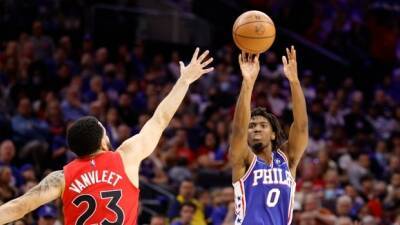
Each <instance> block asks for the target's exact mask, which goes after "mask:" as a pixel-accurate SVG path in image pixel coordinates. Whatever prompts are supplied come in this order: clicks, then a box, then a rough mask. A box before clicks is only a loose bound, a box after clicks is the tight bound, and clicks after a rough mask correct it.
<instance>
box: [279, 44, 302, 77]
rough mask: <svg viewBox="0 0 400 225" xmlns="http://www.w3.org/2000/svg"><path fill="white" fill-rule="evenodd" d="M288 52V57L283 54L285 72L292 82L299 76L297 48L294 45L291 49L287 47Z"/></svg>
mask: <svg viewBox="0 0 400 225" xmlns="http://www.w3.org/2000/svg"><path fill="white" fill-rule="evenodd" d="M286 54H287V58H286V56H282V63H283V72H284V73H285V76H286V78H287V79H288V80H289V81H290V82H292V81H297V80H298V79H299V77H298V76H297V61H296V49H295V48H294V46H293V45H292V47H291V49H290V50H289V49H288V48H286Z"/></svg>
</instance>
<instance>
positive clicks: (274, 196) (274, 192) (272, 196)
mask: <svg viewBox="0 0 400 225" xmlns="http://www.w3.org/2000/svg"><path fill="white" fill-rule="evenodd" d="M279 195H281V191H280V190H279V189H278V188H273V189H271V190H270V191H269V192H268V195H267V206H268V207H275V206H276V204H277V203H278V200H279Z"/></svg>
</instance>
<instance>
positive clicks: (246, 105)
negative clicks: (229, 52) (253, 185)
mask: <svg viewBox="0 0 400 225" xmlns="http://www.w3.org/2000/svg"><path fill="white" fill-rule="evenodd" d="M258 57H259V55H255V56H254V55H250V54H247V53H242V54H240V55H239V64H240V70H241V71H242V76H243V81H242V87H241V89H240V94H239V98H238V100H237V103H236V108H235V114H234V116H233V123H232V134H231V137H230V149H229V161H230V163H231V165H232V181H233V182H236V181H238V180H239V179H240V178H241V177H242V176H243V175H244V174H245V173H246V169H247V167H248V165H250V162H251V159H252V156H253V153H252V152H251V149H250V147H249V146H248V143H247V130H248V127H249V122H250V116H251V109H250V108H251V95H252V92H253V87H254V83H255V81H256V79H257V75H258V72H259V71H260V63H259V61H258Z"/></svg>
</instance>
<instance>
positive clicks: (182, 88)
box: [0, 48, 213, 225]
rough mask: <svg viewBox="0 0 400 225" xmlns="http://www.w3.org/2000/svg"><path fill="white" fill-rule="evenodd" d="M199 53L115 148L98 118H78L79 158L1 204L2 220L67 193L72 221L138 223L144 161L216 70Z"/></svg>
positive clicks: (73, 144)
mask: <svg viewBox="0 0 400 225" xmlns="http://www.w3.org/2000/svg"><path fill="white" fill-rule="evenodd" d="M198 54H199V49H198V48H197V49H196V51H195V52H194V54H193V58H192V60H191V62H190V64H189V65H187V66H184V64H183V63H182V62H180V73H181V75H180V77H179V79H178V80H177V82H176V83H175V85H174V87H173V88H172V90H171V91H170V93H169V94H168V95H167V96H166V97H165V99H164V100H163V101H162V102H161V103H160V105H159V106H158V107H157V109H156V110H155V112H154V115H153V116H152V117H151V118H150V119H149V120H148V122H147V123H146V124H145V125H144V126H143V128H142V130H141V131H140V132H139V133H138V134H137V135H135V136H133V137H131V138H129V139H127V140H126V141H124V142H123V143H122V144H121V146H119V148H118V149H117V150H116V151H115V152H113V151H109V150H110V142H109V139H108V137H107V135H106V132H105V129H104V127H103V125H102V124H101V123H100V122H99V121H98V120H97V119H96V118H94V117H84V118H81V119H79V120H77V121H76V122H74V124H73V125H72V126H71V127H70V128H69V129H68V132H67V133H68V134H67V139H68V145H69V147H70V149H71V150H72V151H73V152H74V153H76V155H77V156H78V158H77V159H75V160H74V161H72V162H71V163H69V164H68V165H66V166H65V167H64V169H63V170H60V171H55V172H52V173H50V174H49V175H48V176H47V177H45V178H44V179H43V180H42V181H41V182H40V183H39V184H38V185H37V186H35V187H33V188H32V189H31V190H29V191H28V192H27V193H26V194H24V195H22V196H21V197H19V198H16V199H14V200H12V201H10V202H7V203H6V204H4V205H2V206H0V224H5V223H9V222H11V221H15V220H17V219H19V218H21V217H23V216H24V215H25V214H27V213H28V212H30V211H32V210H34V209H36V208H37V207H39V206H41V205H43V204H46V203H47V202H50V201H53V200H55V199H57V198H60V197H61V198H62V201H63V207H64V208H63V211H64V224H66V225H72V224H74V225H75V224H76V225H84V224H98V225H110V224H116V225H122V224H124V225H136V222H137V217H138V204H139V203H138V201H139V189H138V187H139V166H140V162H141V161H142V160H143V159H144V158H146V157H147V156H149V155H150V154H151V153H152V152H153V150H154V149H155V147H156V145H157V143H158V142H159V139H160V137H161V134H162V132H163V131H164V129H165V128H166V127H167V125H168V123H169V122H170V120H171V119H172V117H173V115H174V114H175V112H176V111H177V109H178V107H179V105H180V104H181V102H182V100H183V98H184V96H185V95H186V92H187V91H188V89H189V85H190V84H191V83H193V82H194V81H196V80H197V79H198V78H200V77H201V76H202V75H203V74H205V73H208V72H210V71H212V70H213V68H212V67H211V68H205V67H206V66H208V65H209V64H210V63H211V62H212V60H213V59H212V58H209V59H206V57H207V55H208V51H205V52H204V53H203V54H201V55H200V56H198ZM203 61H204V62H203Z"/></svg>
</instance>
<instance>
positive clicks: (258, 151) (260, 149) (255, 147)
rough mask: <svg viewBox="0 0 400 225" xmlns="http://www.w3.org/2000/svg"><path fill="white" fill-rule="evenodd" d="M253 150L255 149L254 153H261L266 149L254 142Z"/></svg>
mask: <svg viewBox="0 0 400 225" xmlns="http://www.w3.org/2000/svg"><path fill="white" fill-rule="evenodd" d="M251 148H252V149H253V151H254V153H260V152H262V150H263V149H264V145H263V143H261V142H257V141H255V142H253V143H252V145H251Z"/></svg>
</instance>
